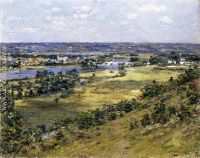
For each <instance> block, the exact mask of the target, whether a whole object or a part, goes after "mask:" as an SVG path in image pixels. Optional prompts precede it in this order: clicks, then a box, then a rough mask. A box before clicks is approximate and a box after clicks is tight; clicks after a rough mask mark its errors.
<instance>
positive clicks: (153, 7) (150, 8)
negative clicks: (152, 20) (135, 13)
mask: <svg viewBox="0 0 200 158" xmlns="http://www.w3.org/2000/svg"><path fill="white" fill-rule="evenodd" d="M166 9H167V8H166V6H164V5H158V4H148V3H147V4H144V5H142V6H141V7H140V8H139V11H141V12H156V13H159V12H164V11H166Z"/></svg>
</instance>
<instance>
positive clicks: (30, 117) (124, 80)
mask: <svg viewBox="0 0 200 158" xmlns="http://www.w3.org/2000/svg"><path fill="white" fill-rule="evenodd" d="M116 74H117V71H114V72H112V73H111V72H110V71H109V70H105V71H97V72H96V75H95V77H93V78H92V77H91V76H92V73H81V78H83V79H85V80H87V79H88V81H89V82H88V83H86V84H85V85H82V86H81V85H77V87H76V88H75V90H74V93H73V94H71V95H70V96H69V97H66V98H61V99H59V102H58V103H56V102H55V98H56V96H58V95H59V94H54V95H51V96H40V97H34V98H25V99H23V100H17V101H16V109H17V110H18V111H20V112H21V113H22V114H23V115H24V116H25V118H27V119H26V121H27V125H33V126H34V125H38V124H48V123H52V122H53V121H56V120H59V119H62V118H63V117H66V116H73V115H75V114H76V113H77V112H80V111H87V110H90V109H96V108H100V107H101V106H103V105H104V104H111V103H117V102H120V101H121V100H126V99H131V98H134V97H137V96H139V95H140V94H141V92H140V90H139V89H140V88H142V87H143V86H144V84H146V83H148V82H152V80H158V81H161V82H162V81H166V80H168V79H169V78H170V77H171V76H173V77H176V76H177V75H178V74H179V72H177V71H171V70H157V69H156V70H155V69H154V67H135V68H129V69H127V75H126V76H124V77H114V76H116Z"/></svg>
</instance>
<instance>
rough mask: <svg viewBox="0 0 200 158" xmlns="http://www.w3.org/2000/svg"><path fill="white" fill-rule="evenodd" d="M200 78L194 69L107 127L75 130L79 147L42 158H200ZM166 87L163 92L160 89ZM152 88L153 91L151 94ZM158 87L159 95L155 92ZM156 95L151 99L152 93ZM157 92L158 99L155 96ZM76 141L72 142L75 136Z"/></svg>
mask: <svg viewBox="0 0 200 158" xmlns="http://www.w3.org/2000/svg"><path fill="white" fill-rule="evenodd" d="M198 78H199V72H198V73H197V71H196V70H194V69H190V70H187V71H186V72H185V74H182V75H180V76H179V77H178V79H177V80H171V81H169V82H167V83H166V84H159V83H155V82H154V83H152V84H150V85H148V86H147V87H146V89H145V88H144V89H143V93H144V94H146V95H144V98H140V101H139V103H138V105H139V106H137V108H136V109H135V110H133V111H132V112H129V113H126V114H125V115H124V116H122V117H120V118H118V119H116V120H115V119H113V121H108V122H107V123H105V124H103V125H101V126H94V127H93V126H92V127H91V128H88V129H82V130H77V129H76V130H75V131H76V132H75V133H76V134H75V135H76V136H75V137H76V138H75V141H72V142H71V141H70V139H68V141H67V143H66V144H65V143H64V144H65V145H56V149H54V150H50V151H48V152H45V153H42V154H41V155H40V154H38V156H41V157H68V158H90V157H92V158H122V157H123V158H148V157H149V158H150V157H152V158H169V157H170V158H171V157H180V158H183V157H200V152H199V151H200V141H199V140H200V100H199V95H200V94H199V87H200V80H199V79H198ZM159 86H160V90H158V89H159ZM150 87H151V88H150ZM155 87H156V89H157V92H158V93H159V94H158V95H157V94H156V93H157V92H156V91H154V88H155ZM147 92H150V93H147ZM153 92H156V93H153ZM69 138H70V136H69Z"/></svg>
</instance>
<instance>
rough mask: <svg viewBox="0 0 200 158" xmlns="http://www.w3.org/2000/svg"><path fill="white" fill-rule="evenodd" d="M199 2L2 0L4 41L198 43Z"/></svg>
mask: <svg viewBox="0 0 200 158" xmlns="http://www.w3.org/2000/svg"><path fill="white" fill-rule="evenodd" d="M199 3H200V1H199V0H29V1H28V0H0V41H1V42H189V43H200V4H199Z"/></svg>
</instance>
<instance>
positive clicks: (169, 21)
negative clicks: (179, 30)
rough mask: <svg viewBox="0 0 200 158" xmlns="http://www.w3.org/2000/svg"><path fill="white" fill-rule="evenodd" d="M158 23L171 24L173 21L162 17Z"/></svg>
mask: <svg viewBox="0 0 200 158" xmlns="http://www.w3.org/2000/svg"><path fill="white" fill-rule="evenodd" d="M160 22H162V23H165V24H172V23H173V22H174V21H173V20H172V19H171V18H170V17H169V16H162V17H161V18H160Z"/></svg>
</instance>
